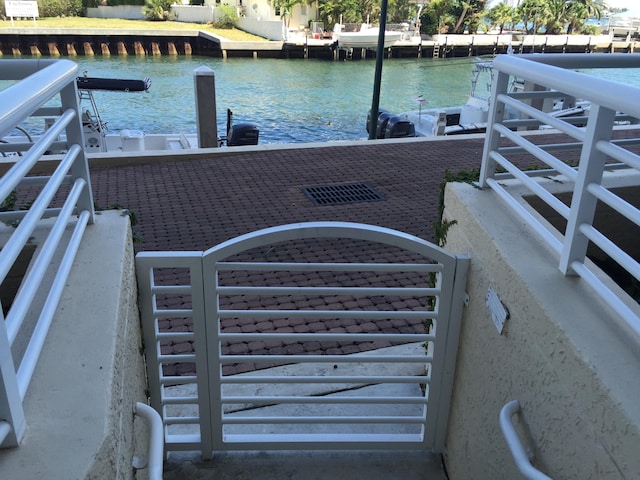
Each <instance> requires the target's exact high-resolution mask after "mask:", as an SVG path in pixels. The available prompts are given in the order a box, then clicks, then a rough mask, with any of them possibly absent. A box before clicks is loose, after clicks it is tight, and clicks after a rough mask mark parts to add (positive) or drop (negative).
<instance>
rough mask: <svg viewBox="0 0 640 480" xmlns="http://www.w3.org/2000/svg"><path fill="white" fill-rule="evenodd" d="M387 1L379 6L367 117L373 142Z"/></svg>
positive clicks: (376, 120)
mask: <svg viewBox="0 0 640 480" xmlns="http://www.w3.org/2000/svg"><path fill="white" fill-rule="evenodd" d="M387 3H388V1H387V0H382V5H381V6H380V29H379V30H378V48H377V49H376V72H375V76H374V79H373V98H372V100H371V115H370V116H369V117H370V118H369V140H375V138H376V127H377V124H378V110H379V108H380V83H381V81H382V57H383V56H384V31H385V30H386V29H387Z"/></svg>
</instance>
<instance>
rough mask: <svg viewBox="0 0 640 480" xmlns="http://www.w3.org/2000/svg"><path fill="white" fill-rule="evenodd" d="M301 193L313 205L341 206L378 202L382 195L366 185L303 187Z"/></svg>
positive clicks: (348, 184)
mask: <svg viewBox="0 0 640 480" xmlns="http://www.w3.org/2000/svg"><path fill="white" fill-rule="evenodd" d="M302 192H303V193H304V194H305V195H306V196H307V198H309V200H311V201H312V202H313V204H314V205H342V204H345V203H359V202H379V201H381V200H384V195H382V194H381V193H379V192H377V191H376V190H375V189H374V188H373V187H372V186H371V185H368V184H366V183H346V184H341V185H314V186H312V187H303V188H302Z"/></svg>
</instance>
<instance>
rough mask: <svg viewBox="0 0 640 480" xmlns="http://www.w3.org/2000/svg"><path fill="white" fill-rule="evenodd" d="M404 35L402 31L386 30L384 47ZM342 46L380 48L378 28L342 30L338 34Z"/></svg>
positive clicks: (339, 43) (339, 44)
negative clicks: (352, 30)
mask: <svg viewBox="0 0 640 480" xmlns="http://www.w3.org/2000/svg"><path fill="white" fill-rule="evenodd" d="M401 36H402V33H401V32H385V33H384V48H388V47H390V46H391V45H393V44H394V43H396V42H397V41H398V40H400V37H401ZM337 37H338V46H339V47H341V48H369V49H375V48H378V30H371V31H361V32H341V33H339V34H338V35H337Z"/></svg>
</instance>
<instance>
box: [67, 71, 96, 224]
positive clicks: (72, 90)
mask: <svg viewBox="0 0 640 480" xmlns="http://www.w3.org/2000/svg"><path fill="white" fill-rule="evenodd" d="M60 100H61V104H62V110H63V111H66V110H69V109H72V110H73V111H75V112H76V118H75V119H74V120H73V121H71V122H70V123H69V125H67V129H66V130H67V143H68V145H79V146H80V147H81V149H80V152H79V153H78V158H76V160H75V162H73V167H71V175H72V177H73V179H74V180H75V179H76V178H83V179H84V180H85V181H86V182H87V185H86V187H85V188H84V189H83V191H82V194H81V195H80V198H78V213H80V212H81V211H87V212H89V221H88V223H89V224H93V222H94V207H93V192H92V188H91V178H90V176H89V163H88V160H87V154H86V152H85V150H84V137H83V135H82V114H81V110H80V102H79V98H78V88H77V86H76V82H75V81H73V82H70V83H69V84H67V85H66V86H65V87H63V88H62V89H61V90H60Z"/></svg>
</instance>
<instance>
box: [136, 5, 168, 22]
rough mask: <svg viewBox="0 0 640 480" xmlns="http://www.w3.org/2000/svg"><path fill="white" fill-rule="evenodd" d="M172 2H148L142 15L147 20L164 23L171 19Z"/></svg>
mask: <svg viewBox="0 0 640 480" xmlns="http://www.w3.org/2000/svg"><path fill="white" fill-rule="evenodd" d="M170 8H171V0H146V1H145V2H144V8H143V9H142V13H144V16H145V17H146V18H147V20H152V21H164V20H168V19H169V9H170Z"/></svg>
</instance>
